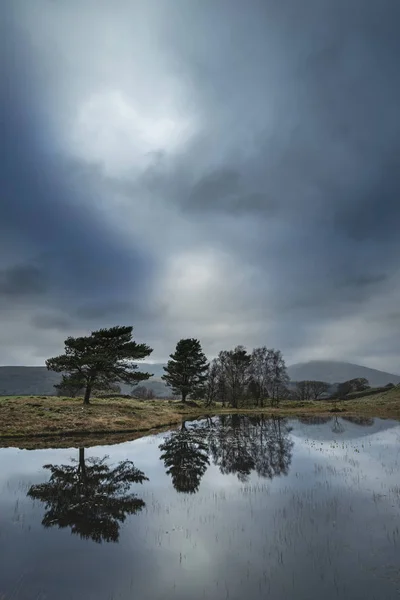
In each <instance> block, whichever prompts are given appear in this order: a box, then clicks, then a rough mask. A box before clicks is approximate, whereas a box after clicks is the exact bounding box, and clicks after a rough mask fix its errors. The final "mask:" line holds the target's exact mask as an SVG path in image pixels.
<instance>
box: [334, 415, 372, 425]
mask: <svg viewBox="0 0 400 600" xmlns="http://www.w3.org/2000/svg"><path fill="white" fill-rule="evenodd" d="M342 419H343V420H345V421H348V422H349V423H354V425H360V426H361V427H372V425H373V424H374V423H375V419H373V418H372V417H359V416H353V417H351V416H348V417H342Z"/></svg>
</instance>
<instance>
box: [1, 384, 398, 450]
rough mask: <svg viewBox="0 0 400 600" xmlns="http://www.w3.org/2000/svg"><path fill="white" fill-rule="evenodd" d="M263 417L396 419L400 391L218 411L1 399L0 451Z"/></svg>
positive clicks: (147, 403) (164, 404)
mask: <svg viewBox="0 0 400 600" xmlns="http://www.w3.org/2000/svg"><path fill="white" fill-rule="evenodd" d="M232 413H240V414H263V415H265V416H266V417H268V416H280V417H299V416H305V415H320V416H340V415H341V414H342V415H343V416H365V417H380V418H385V419H398V420H400V388H394V389H391V390H388V391H387V392H383V393H380V394H377V395H374V396H368V397H361V398H357V399H356V400H343V401H340V402H337V403H333V402H332V401H310V402H294V401H285V400H283V401H282V402H281V403H280V406H279V407H278V408H275V407H274V408H272V407H271V406H269V405H268V402H267V405H266V406H265V407H263V408H257V407H252V408H238V409H233V408H230V407H226V408H223V407H222V405H221V404H220V403H216V404H215V405H213V406H209V407H206V406H205V404H204V402H201V401H197V402H188V403H187V404H183V403H182V402H179V401H177V400H143V401H142V400H135V399H134V398H132V399H130V398H122V397H115V398H107V399H104V398H93V400H92V402H91V404H90V405H89V406H83V405H82V399H80V398H59V397H53V396H18V397H14V396H3V397H0V447H5V446H16V447H20V448H32V449H33V448H46V447H53V448H54V447H72V446H75V447H77V446H93V445H101V444H109V443H119V442H121V441H127V440H133V439H136V438H138V437H141V436H144V435H148V434H150V433H153V432H157V431H162V430H168V429H171V428H173V427H174V426H176V425H178V424H179V423H182V421H184V420H191V419H199V418H201V417H206V416H214V415H219V414H232Z"/></svg>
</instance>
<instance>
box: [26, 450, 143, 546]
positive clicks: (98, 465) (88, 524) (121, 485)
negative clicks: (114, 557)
mask: <svg viewBox="0 0 400 600" xmlns="http://www.w3.org/2000/svg"><path fill="white" fill-rule="evenodd" d="M106 459H107V457H104V458H103V459H99V458H89V459H87V460H86V461H85V449H84V448H80V449H79V461H75V462H77V465H76V464H73V465H51V464H49V465H44V467H43V468H44V469H48V470H49V471H50V473H51V475H50V480H49V481H48V482H46V483H40V484H39V485H32V486H31V488H30V489H29V491H28V496H29V497H30V498H33V499H34V500H40V501H41V502H44V503H45V508H46V513H45V516H44V518H43V521H42V525H43V526H44V527H54V526H58V527H59V528H60V529H61V528H64V527H70V528H71V531H72V533H75V534H77V535H79V536H80V537H81V538H85V539H92V540H94V541H95V542H98V543H101V542H102V541H106V542H117V541H118V538H119V527H120V523H123V522H124V521H125V518H126V516H127V515H130V514H134V513H136V512H138V511H140V510H141V509H142V508H143V507H144V505H145V504H144V502H143V500H141V499H140V498H137V497H136V496H135V494H130V493H128V492H129V488H130V486H131V484H133V483H142V482H143V481H145V480H148V479H147V477H145V475H144V473H143V472H142V471H139V469H136V468H135V466H134V465H133V463H132V462H131V461H129V460H125V461H122V462H120V463H119V464H118V465H117V466H116V467H113V468H111V467H110V466H109V465H107V464H106V462H105V461H106Z"/></svg>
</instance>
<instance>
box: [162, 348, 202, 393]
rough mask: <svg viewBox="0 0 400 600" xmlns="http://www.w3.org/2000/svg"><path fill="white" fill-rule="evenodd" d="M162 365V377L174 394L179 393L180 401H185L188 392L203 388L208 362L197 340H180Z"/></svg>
mask: <svg viewBox="0 0 400 600" xmlns="http://www.w3.org/2000/svg"><path fill="white" fill-rule="evenodd" d="M170 359H171V360H169V361H168V364H167V366H166V367H164V371H165V375H163V376H162V379H163V380H164V381H165V382H166V384H167V385H169V386H170V387H171V388H172V390H173V392H174V393H175V394H181V396H182V402H186V398H187V397H188V396H189V394H193V393H195V392H198V390H199V389H202V388H204V385H205V382H206V380H207V371H208V362H207V358H206V357H205V355H204V353H203V351H202V348H201V344H200V342H199V340H196V339H194V338H188V339H183V340H180V341H179V342H178V343H177V345H176V350H175V353H174V354H170Z"/></svg>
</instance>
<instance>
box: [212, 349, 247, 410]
mask: <svg viewBox="0 0 400 600" xmlns="http://www.w3.org/2000/svg"><path fill="white" fill-rule="evenodd" d="M218 358H219V361H220V365H221V369H222V378H223V381H224V385H225V386H226V391H227V397H228V401H229V404H230V405H231V406H232V407H233V408H237V407H238V406H239V404H241V402H242V401H243V400H244V398H245V394H246V391H247V384H248V382H249V378H250V373H249V366H250V360H251V357H250V355H249V354H248V353H247V350H246V349H245V348H244V346H236V348H235V349H234V350H223V351H222V352H220V353H219V356H218Z"/></svg>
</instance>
